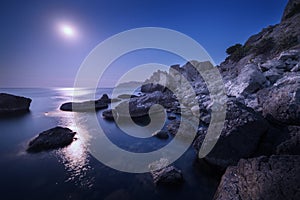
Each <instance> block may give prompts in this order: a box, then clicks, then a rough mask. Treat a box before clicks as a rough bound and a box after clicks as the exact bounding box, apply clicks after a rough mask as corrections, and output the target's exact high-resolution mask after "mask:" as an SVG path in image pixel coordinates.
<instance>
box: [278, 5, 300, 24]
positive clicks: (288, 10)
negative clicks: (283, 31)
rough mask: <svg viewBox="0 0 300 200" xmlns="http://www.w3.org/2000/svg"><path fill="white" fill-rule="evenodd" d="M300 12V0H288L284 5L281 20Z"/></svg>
mask: <svg viewBox="0 0 300 200" xmlns="http://www.w3.org/2000/svg"><path fill="white" fill-rule="evenodd" d="M299 13H300V1H299V0H290V1H289V2H288V4H287V5H286V7H285V10H284V13H283V16H282V19H281V20H282V21H285V20H287V19H288V18H290V17H293V16H294V15H296V14H299Z"/></svg>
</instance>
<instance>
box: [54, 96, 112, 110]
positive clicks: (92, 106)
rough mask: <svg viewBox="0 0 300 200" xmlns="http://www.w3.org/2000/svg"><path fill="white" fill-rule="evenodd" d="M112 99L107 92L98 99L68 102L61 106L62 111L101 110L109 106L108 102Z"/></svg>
mask: <svg viewBox="0 0 300 200" xmlns="http://www.w3.org/2000/svg"><path fill="white" fill-rule="evenodd" d="M110 102H111V99H110V98H109V97H108V96H107V94H104V95H102V97H101V98H100V99H98V100H96V101H84V102H67V103H64V104H62V105H61V106H60V110H62V111H74V112H88V111H95V110H101V109H104V108H108V104H109V103H110Z"/></svg>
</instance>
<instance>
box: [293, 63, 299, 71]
mask: <svg viewBox="0 0 300 200" xmlns="http://www.w3.org/2000/svg"><path fill="white" fill-rule="evenodd" d="M298 71H300V65H299V63H298V64H297V65H295V67H293V68H292V69H291V72H298Z"/></svg>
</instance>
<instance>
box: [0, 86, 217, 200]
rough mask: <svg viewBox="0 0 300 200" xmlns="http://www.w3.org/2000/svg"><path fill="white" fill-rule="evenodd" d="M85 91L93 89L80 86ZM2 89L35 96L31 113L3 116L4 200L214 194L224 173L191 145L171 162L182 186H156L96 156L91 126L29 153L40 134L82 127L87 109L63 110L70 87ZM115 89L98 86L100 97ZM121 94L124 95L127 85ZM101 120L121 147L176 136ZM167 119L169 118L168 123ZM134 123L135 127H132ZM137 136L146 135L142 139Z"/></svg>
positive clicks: (136, 147)
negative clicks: (135, 131)
mask: <svg viewBox="0 0 300 200" xmlns="http://www.w3.org/2000/svg"><path fill="white" fill-rule="evenodd" d="M82 90H83V91H82V95H84V94H88V93H90V92H94V91H92V90H88V89H82ZM0 93H9V94H14V95H18V96H25V97H29V98H31V99H32V103H31V106H30V112H28V113H26V114H24V115H20V116H15V117H7V118H0V158H1V159H0V174H1V175H0V194H1V199H3V200H10V199H11V200H20V199H30V200H54V199H55V200H60V199H61V200H67V199H72V200H86V199H87V200H89V199H92V200H93V199H95V200H96V199H97V200H102V199H105V200H112V199H117V200H123V199H143V200H148V199H149V200H150V199H162V200H163V199H192V198H193V199H194V198H196V199H212V198H213V195H214V193H215V191H216V189H217V187H218V183H219V180H220V175H219V174H217V173H216V172H215V171H214V170H213V169H211V168H210V167H209V166H207V165H206V163H204V162H202V161H199V160H198V161H197V159H196V158H197V154H196V152H195V150H194V149H193V147H192V146H191V147H190V148H189V149H188V150H187V151H186V152H185V153H184V154H183V155H182V156H181V157H180V158H179V159H178V160H176V161H175V162H174V163H173V165H174V166H175V167H177V168H179V169H180V170H181V171H182V173H183V177H184V183H183V184H182V185H180V186H179V187H167V186H163V185H159V186H156V185H155V184H154V183H153V179H152V176H151V174H150V173H128V172H122V171H118V170H116V169H113V168H110V167H109V166H107V165H105V164H103V163H102V162H101V161H98V160H97V159H96V158H95V157H94V156H93V155H92V154H91V153H90V152H89V150H88V144H89V130H86V131H84V132H81V131H78V132H77V134H76V140H75V141H74V142H73V143H72V144H71V145H69V146H67V147H65V148H61V149H57V150H52V151H45V152H40V153H27V152H26V148H27V147H28V143H29V141H30V140H32V139H33V138H34V137H36V136H37V135H38V134H39V133H41V132H43V131H45V130H48V129H50V128H53V127H56V126H63V127H68V128H70V129H72V130H74V129H76V127H78V126H83V125H84V123H85V120H88V115H89V114H88V113H80V117H81V120H80V122H78V121H77V122H74V120H73V118H74V115H76V113H72V112H64V111H60V110H59V107H60V105H61V104H63V103H65V102H69V101H72V95H73V89H72V88H9V89H0ZM111 93H112V89H111V88H98V89H97V90H96V94H95V96H96V97H99V98H100V97H101V96H102V94H108V95H109V96H110V95H111ZM122 93H124V94H126V93H127V91H126V89H124V91H122ZM102 112H103V110H100V111H98V112H97V119H98V121H99V124H100V125H101V127H102V129H103V130H104V132H105V134H106V135H107V136H108V138H109V139H110V140H112V141H113V142H114V144H116V145H117V146H118V147H119V148H123V149H125V150H126V149H130V150H131V151H135V152H137V153H138V152H148V151H151V150H153V149H158V148H161V147H163V146H164V145H166V144H167V143H168V142H170V141H171V140H172V137H170V138H169V139H168V140H161V139H158V138H156V137H149V138H147V139H140V138H135V137H132V136H130V135H126V134H124V133H123V131H122V130H121V129H120V128H119V127H118V126H116V124H115V122H113V121H107V120H105V119H103V118H102ZM167 123H168V120H166V124H167ZM133 128H134V127H133ZM139 140H143V141H142V142H140V141H139Z"/></svg>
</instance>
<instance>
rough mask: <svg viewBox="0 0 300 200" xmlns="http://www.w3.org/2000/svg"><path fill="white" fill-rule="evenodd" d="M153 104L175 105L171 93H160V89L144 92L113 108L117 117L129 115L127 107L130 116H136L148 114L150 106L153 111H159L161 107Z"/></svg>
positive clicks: (167, 106)
mask: <svg viewBox="0 0 300 200" xmlns="http://www.w3.org/2000/svg"><path fill="white" fill-rule="evenodd" d="M128 104H129V106H128ZM154 104H160V105H161V106H163V107H164V108H171V107H174V106H175V104H176V99H175V98H174V97H173V95H172V94H171V93H162V92H160V91H155V92H153V93H149V94H145V95H143V96H140V97H136V98H131V99H130V100H129V101H127V102H122V103H120V104H119V105H118V106H116V108H115V110H116V112H117V113H118V116H119V117H129V115H128V109H129V114H130V116H131V117H133V118H138V117H144V116H148V114H149V110H150V108H151V107H152V112H153V113H155V112H161V109H159V108H158V107H155V106H153V105H154ZM176 105H177V104H176Z"/></svg>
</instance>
